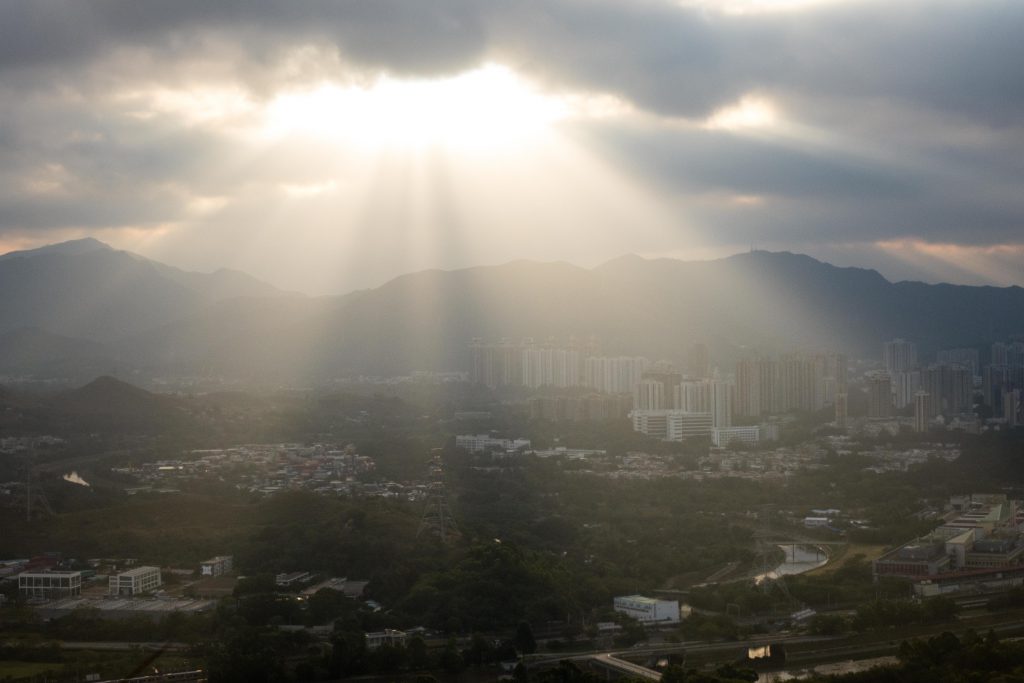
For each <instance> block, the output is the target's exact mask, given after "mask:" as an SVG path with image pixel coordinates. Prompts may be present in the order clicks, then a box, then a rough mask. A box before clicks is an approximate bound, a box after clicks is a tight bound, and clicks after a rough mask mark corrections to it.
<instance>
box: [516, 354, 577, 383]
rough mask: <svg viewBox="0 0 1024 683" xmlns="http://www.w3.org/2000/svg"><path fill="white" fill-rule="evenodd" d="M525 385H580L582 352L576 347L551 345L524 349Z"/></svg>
mask: <svg viewBox="0 0 1024 683" xmlns="http://www.w3.org/2000/svg"><path fill="white" fill-rule="evenodd" d="M522 368H523V386H527V387H531V388H534V389H536V388H537V387H560V388H565V387H578V386H580V353H579V351H577V350H576V349H555V348H549V347H540V348H527V349H523V361H522Z"/></svg>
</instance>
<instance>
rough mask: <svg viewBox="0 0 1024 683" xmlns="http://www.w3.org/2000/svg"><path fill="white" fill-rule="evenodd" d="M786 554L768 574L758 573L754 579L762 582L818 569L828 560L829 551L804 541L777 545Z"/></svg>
mask: <svg viewBox="0 0 1024 683" xmlns="http://www.w3.org/2000/svg"><path fill="white" fill-rule="evenodd" d="M777 547H778V548H779V550H781V551H782V552H783V553H784V554H785V559H784V560H783V561H782V563H781V564H779V565H777V566H776V567H775V569H772V570H771V571H769V572H768V573H766V574H758V575H757V576H755V577H754V581H756V582H757V583H761V582H762V581H764V580H765V579H766V578H767V579H777V578H779V577H780V576H793V575H795V574H803V573H804V572H809V571H811V570H812V569H817V568H818V567H821V566H823V565H824V564H826V563H827V562H828V553H826V552H825V551H824V550H823V549H822V548H820V547H818V546H816V545H808V544H804V543H787V544H781V545H779V546H777Z"/></svg>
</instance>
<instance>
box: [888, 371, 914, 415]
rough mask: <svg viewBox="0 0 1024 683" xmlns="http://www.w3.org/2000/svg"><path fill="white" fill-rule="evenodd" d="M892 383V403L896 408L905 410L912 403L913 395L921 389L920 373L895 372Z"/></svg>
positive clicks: (891, 377)
mask: <svg viewBox="0 0 1024 683" xmlns="http://www.w3.org/2000/svg"><path fill="white" fill-rule="evenodd" d="M890 379H891V381H892V403H893V405H894V406H895V407H897V408H906V407H907V406H909V405H910V404H911V403H913V402H914V395H915V394H917V390H918V389H920V388H921V371H920V370H908V371H907V372H895V373H892V375H891V376H890Z"/></svg>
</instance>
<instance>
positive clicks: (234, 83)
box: [0, 0, 1024, 294]
mask: <svg viewBox="0 0 1024 683" xmlns="http://www.w3.org/2000/svg"><path fill="white" fill-rule="evenodd" d="M1022 29H1024V3H1022V2H1019V1H1018V0H1013V1H1005V2H999V1H992V2H986V1H983V0H962V1H952V0H928V1H919V0H900V1H899V2H892V0H887V1H885V2H876V1H864V2H858V1H855V0H849V1H842V0H817V1H815V0H720V1H712V0H675V1H672V2H661V1H654V0H620V1H618V2H614V1H611V0H581V1H572V0H546V1H545V2H537V1H531V0H496V1H493V2H488V1H487V0H476V1H470V0H435V1H432V2H423V0H366V1H364V2H340V1H338V2H319V1H317V0H307V1H304V2H288V1H280V2H277V1H274V0H265V1H263V2H241V1H240V0H230V1H227V0H224V1H219V2H211V1H207V0H176V1H175V2H136V1H134V0H125V1H121V0H111V1H89V0H68V1H67V2H50V1H48V0H39V1H35V2H15V1H13V0H12V1H10V2H0V159H2V163H0V251H9V250H14V249H23V248H31V247H35V246H40V245H43V244H47V243H52V242H57V241H62V240H65V239H73V238H78V237H85V236H92V237H96V238H98V239H101V240H103V241H105V242H107V243H109V244H111V245H113V246H116V247H118V248H123V249H129V250H131V251H135V252H138V253H140V254H143V255H145V256H149V257H151V258H154V259H157V260H161V261H164V262H166V263H170V264H172V265H176V266H179V267H182V268H186V269H190V270H201V271H210V270H214V269H217V268H220V267H230V268H237V269H241V270H244V271H246V272H249V273H251V274H253V275H255V276H257V277H260V278H262V279H264V280H267V281H269V282H271V283H273V284H275V285H277V286H279V287H283V288H286V289H292V290H297V291H303V292H307V293H311V294H324V293H342V292H347V291H350V290H352V289H357V288H365V287H373V286H377V285H380V284H382V283H383V282H385V281H387V280H388V279H390V278H392V277H395V276H397V275H399V274H402V273H406V272H410V271H416V270H421V269H426V268H443V269H451V268H462V267H468V266H473V265H481V264H495V263H503V262H507V261H511V260H515V259H531V260H540V261H555V260H563V261H569V262H571V263H576V264H579V265H582V266H587V267H589V266H594V265H597V264H599V263H601V262H603V261H605V260H608V259H611V258H614V257H616V256H619V255H621V254H624V253H635V254H640V255H642V256H646V257H665V256H668V257H674V258H681V259H704V258H716V257H721V256H725V255H728V254H732V253H736V252H742V251H747V250H748V249H750V248H752V247H754V248H758V249H768V250H790V251H796V252H802V253H807V254H810V255H812V256H815V257H817V258H821V259H823V260H827V261H830V262H832V263H836V264H838V265H858V266H863V267H869V268H876V269H878V270H879V271H880V272H881V273H882V274H883V275H885V276H886V277H888V278H889V279H891V280H903V279H915V280H924V281H927V282H938V281H945V282H955V283H964V284H996V285H1010V284H1017V285H1024V189H1022V187H1021V184H1022V180H1024V77H1022V71H1021V69H1022V65H1024V40H1021V38H1020V34H1021V31H1022Z"/></svg>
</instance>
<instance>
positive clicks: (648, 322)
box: [0, 241, 1024, 382]
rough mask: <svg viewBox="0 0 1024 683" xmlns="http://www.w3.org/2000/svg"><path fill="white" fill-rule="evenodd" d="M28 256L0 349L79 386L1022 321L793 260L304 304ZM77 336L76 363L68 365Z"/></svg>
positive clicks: (953, 334) (510, 280)
mask: <svg viewBox="0 0 1024 683" xmlns="http://www.w3.org/2000/svg"><path fill="white" fill-rule="evenodd" d="M28 253H29V254H30V255H29V256H24V255H23V256H22V257H20V258H4V257H0V342H2V341H3V340H5V339H13V340H15V341H17V340H18V339H19V338H18V337H17V335H14V336H7V337H5V336H4V335H11V334H12V333H13V332H14V331H16V330H18V329H23V328H36V329H37V330H38V331H37V332H35V333H33V334H35V335H36V336H37V337H38V338H39V339H41V340H43V341H45V343H42V342H41V343H40V346H41V347H44V349H45V348H50V349H52V351H50V352H49V353H50V355H51V356H55V357H52V358H47V357H46V353H36V354H34V355H33V354H32V353H29V352H28V351H27V350H26V347H27V346H31V344H30V343H29V342H24V341H23V342H22V343H21V346H20V347H18V348H20V349H21V350H20V351H19V353H22V354H23V357H25V358H27V359H30V360H31V361H32V362H31V363H28V362H27V361H26V363H25V364H24V366H25V369H26V371H28V370H31V371H32V372H35V373H39V372H51V373H52V372H64V373H67V375H68V376H77V377H84V376H86V367H87V366H88V367H89V368H91V371H92V372H95V369H96V368H97V363H105V362H107V359H117V360H118V363H116V364H114V363H111V364H110V367H117V368H118V369H119V370H118V371H119V372H120V371H122V370H123V371H129V370H131V371H136V372H138V373H141V376H152V377H156V376H192V375H201V376H202V375H211V376H222V377H230V378H236V379H242V380H252V381H260V380H267V381H280V382H310V381H313V382H318V381H332V380H333V379H335V378H338V377H344V376H350V375H356V374H378V375H394V374H405V373H408V372H410V371H412V370H459V369H462V370H465V369H468V368H469V366H470V350H469V341H470V339H472V338H474V337H484V338H491V339H497V338H501V337H509V338H513V339H521V338H526V337H532V338H535V339H537V340H545V339H547V338H548V337H557V338H562V339H565V338H567V337H568V336H570V335H575V336H577V337H585V336H590V335H595V336H597V337H598V338H600V339H601V341H602V344H603V347H602V350H603V352H604V353H608V354H612V355H619V354H628V355H647V356H649V357H651V358H668V359H681V358H682V357H683V356H684V355H685V349H686V347H687V346H688V345H689V344H690V343H692V342H694V341H704V342H707V343H709V344H711V345H712V347H713V348H714V349H715V350H716V353H717V354H718V355H719V356H720V357H721V358H720V359H719V361H718V362H722V363H728V359H729V358H730V357H731V356H733V355H735V354H736V353H739V352H740V350H741V349H743V348H752V347H757V348H759V349H761V350H763V351H764V352H768V353H773V352H784V351H787V350H794V349H820V350H837V351H845V352H847V353H851V354H855V355H859V356H871V357H874V356H877V355H878V349H879V348H880V344H881V342H882V341H883V340H884V339H888V338H892V337H896V336H903V337H907V338H911V339H915V340H917V341H918V343H919V344H920V345H921V348H922V350H925V351H927V350H929V349H934V348H938V347H940V346H956V345H970V344H980V343H982V342H985V341H993V340H995V339H999V338H1005V337H1006V336H1007V335H1008V334H1011V333H1015V332H1022V331H1024V330H1021V329H1018V328H1017V327H1015V326H1019V325H1021V322H1020V321H1024V290H1022V289H1021V288H1019V287H1016V288H1000V287H972V286H968V285H952V284H941V285H931V284H925V283H916V282H907V281H901V282H897V283H894V282H891V281H889V280H887V279H886V278H885V277H884V276H882V275H881V274H880V273H878V272H877V271H875V270H872V269H865V268H858V267H850V266H847V267H840V266H835V265H832V264H829V263H826V262H823V261H819V260H817V259H814V258H813V257H810V256H807V255H805V254H797V253H793V252H768V251H762V250H757V251H750V252H744V253H741V254H734V255H732V256H728V257H725V258H722V259H715V260H710V261H682V260H679V259H672V258H657V259H647V258H644V257H641V256H637V255H635V254H631V255H630V254H627V255H623V256H621V257H617V258H615V259H611V260H610V261H606V262H605V263H602V264H600V265H598V266H595V267H593V268H583V267H581V266H577V265H574V264H571V263H566V262H564V261H551V262H538V261H522V260H520V261H510V262H508V263H504V264H498V265H490V266H478V267H471V268H462V269H455V270H438V269H433V270H426V271H419V272H414V273H406V274H403V275H401V276H398V277H395V278H393V279H391V280H389V281H388V282H386V283H384V284H382V285H381V286H379V287H376V288H373V289H366V290H357V291H354V292H351V293H349V294H347V295H342V296H320V297H306V296H303V295H294V294H289V293H285V292H281V290H277V289H276V288H272V287H270V286H269V285H266V286H265V287H264V286H261V285H265V284H266V283H260V284H257V285H252V286H250V285H251V283H250V281H249V279H248V276H247V275H245V274H244V273H242V274H240V279H235V275H234V274H233V273H235V272H236V271H226V272H227V273H229V274H228V275H226V276H224V277H226V278H227V281H226V284H225V281H219V280H217V279H216V277H215V276H213V275H212V274H195V273H188V272H187V271H182V270H180V269H176V268H173V267H172V266H167V265H165V264H160V263H159V262H156V261H150V260H149V259H145V258H144V257H140V256H137V255H134V254H131V253H130V252H123V251H118V250H114V249H112V248H109V247H107V245H103V243H101V242H98V241H92V242H86V243H84V244H76V245H72V246H70V247H69V246H66V243H65V245H64V246H62V245H53V248H51V249H47V248H43V249H42V250H31V251H30V252H28ZM23 254H24V253H23ZM218 272H219V271H218ZM253 280H255V279H253ZM255 282H257V283H259V281H255ZM45 334H50V335H56V336H55V337H46V338H45V339H44V335H45ZM26 338H27V339H31V336H29V337H26ZM76 339H77V340H81V343H82V345H83V347H84V346H86V345H90V344H91V345H92V346H89V349H90V351H89V353H84V352H83V353H77V352H76V351H75V348H74V344H75V340H76ZM12 344H13V342H12ZM97 345H98V346H97ZM12 348H15V346H12ZM14 355H16V354H14ZM87 361H88V362H87ZM89 363H91V365H89ZM76 364H77V365H76ZM77 366H81V372H80V373H79V374H77V375H75V374H74V373H73V372H72V370H73V369H74V367H77ZM48 368H49V369H48ZM4 370H5V371H6V372H12V371H13V370H17V368H16V367H15V368H10V367H5V368H4ZM133 376H134V375H133Z"/></svg>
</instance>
